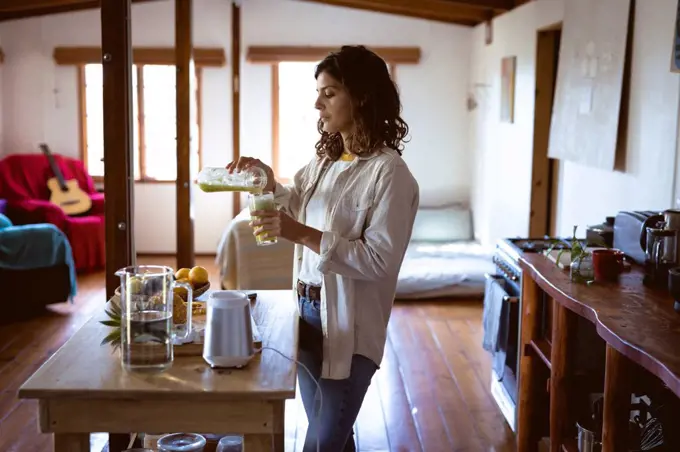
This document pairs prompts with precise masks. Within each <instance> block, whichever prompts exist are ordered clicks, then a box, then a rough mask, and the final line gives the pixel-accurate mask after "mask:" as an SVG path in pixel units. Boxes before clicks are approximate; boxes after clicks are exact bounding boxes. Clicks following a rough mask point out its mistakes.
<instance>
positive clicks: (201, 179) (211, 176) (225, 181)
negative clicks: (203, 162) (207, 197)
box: [197, 166, 267, 193]
mask: <svg viewBox="0 0 680 452" xmlns="http://www.w3.org/2000/svg"><path fill="white" fill-rule="evenodd" d="M197 183H198V187H199V188H200V189H201V190H203V191H204V192H207V193H212V192H218V191H245V192H250V193H261V192H262V191H263V190H264V188H265V187H266V186H267V173H266V172H265V171H264V170H263V169H262V168H260V167H257V166H251V167H249V168H246V169H244V170H242V171H238V172H236V171H234V172H232V173H230V172H229V170H228V169H226V168H220V167H206V168H203V169H202V170H201V172H200V173H198V178H197Z"/></svg>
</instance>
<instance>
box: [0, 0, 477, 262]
mask: <svg viewBox="0 0 680 452" xmlns="http://www.w3.org/2000/svg"><path fill="white" fill-rule="evenodd" d="M243 4H244V6H243V9H242V18H243V26H242V32H243V44H244V47H243V48H244V53H245V49H246V48H247V46H249V45H329V46H339V45H341V44H345V43H350V44H355V43H363V44H365V45H375V46H420V47H421V49H422V60H421V63H420V64H419V65H417V66H400V67H398V69H397V81H398V84H399V85H400V90H401V93H402V102H403V105H404V113H403V116H404V118H405V119H406V121H407V122H408V123H409V125H410V127H411V142H410V143H408V144H407V148H406V151H405V153H404V157H405V158H406V160H407V161H408V162H409V164H410V165H411V168H412V170H413V171H414V173H415V175H416V177H417V179H418V181H419V183H420V184H421V192H422V199H421V203H422V204H439V203H444V202H448V201H453V200H467V199H468V198H469V194H470V184H471V171H470V169H471V152H470V148H469V146H468V142H467V138H468V137H467V131H466V129H467V116H466V110H465V95H466V92H467V86H468V76H469V72H468V67H469V60H470V38H471V36H472V30H471V29H470V28H466V27H459V26H454V25H447V24H440V23H434V22H429V21H424V20H418V19H410V18H403V17H398V16H392V15H385V14H378V13H370V12H365V11H358V10H352V9H348V8H341V7H332V6H325V5H319V4H313V3H307V2H301V1H295V0H248V1H246V2H243ZM173 5H174V3H173V2H168V1H163V2H152V3H141V4H135V5H133V14H132V30H133V32H132V34H133V45H138V46H143V45H148V46H172V45H174V6H173ZM194 5H195V6H194V18H195V19H194V34H193V39H194V43H195V45H196V46H221V47H223V48H224V49H225V51H226V52H227V61H228V62H229V61H230V60H231V55H229V53H230V49H231V44H230V20H231V19H230V2H228V1H224V0H199V1H196V2H194ZM0 38H1V39H2V45H3V48H4V50H5V53H6V54H7V58H6V60H7V62H6V64H5V67H4V74H3V79H2V81H0V83H1V85H0V86H1V87H2V89H0V93H2V95H3V104H2V108H1V109H0V110H2V111H3V112H4V118H5V121H4V125H5V132H6V135H5V142H4V150H5V152H6V153H9V152H36V151H37V143H39V142H40V141H43V140H45V141H46V142H48V143H49V144H50V145H51V147H52V149H53V150H54V151H55V152H59V153H63V154H67V155H72V156H76V157H77V156H78V155H79V147H78V111H77V108H78V107H77V89H76V88H77V86H76V72H75V69H74V68H68V67H56V66H55V65H54V63H53V60H52V51H53V48H54V47H55V46H75V45H99V44H100V42H101V30H100V15H99V11H98V10H95V11H85V12H79V13H70V14H60V15H54V16H47V17H42V18H35V19H27V20H21V21H16V22H10V23H4V24H1V25H0ZM242 71H243V75H242V80H241V89H242V91H241V103H242V105H241V112H242V113H241V115H242V125H241V127H242V130H241V140H242V143H241V153H242V155H253V156H259V157H261V158H263V159H265V160H270V159H271V133H270V131H271V117H272V114H271V97H272V96H271V80H270V77H271V73H270V68H269V66H267V65H253V64H242ZM230 73H231V72H230V68H229V67H225V68H221V69H205V70H204V79H203V99H202V102H203V153H204V154H203V165H204V166H209V165H224V164H226V163H227V162H228V161H229V160H230V158H231V156H232V145H231V142H232V141H231V140H232V138H231V137H232V132H231V91H230V83H231V76H230ZM310 89H315V82H314V79H313V74H310ZM309 152H310V157H311V155H312V153H313V152H314V150H313V149H310V150H309ZM230 199H231V198H230V196H228V195H220V194H209V195H207V194H204V193H202V192H200V191H198V190H196V194H195V207H194V212H195V225H196V251H197V252H214V251H215V248H216V245H217V241H218V239H219V236H220V234H221V232H222V230H223V229H224V227H225V226H226V225H227V224H228V222H229V220H230V218H231V202H230ZM216 206H219V207H218V208H216ZM135 222H136V225H135V234H136V245H137V250H138V251H139V252H174V250H175V189H174V186H172V185H171V184H160V185H159V184H137V185H136V187H135Z"/></svg>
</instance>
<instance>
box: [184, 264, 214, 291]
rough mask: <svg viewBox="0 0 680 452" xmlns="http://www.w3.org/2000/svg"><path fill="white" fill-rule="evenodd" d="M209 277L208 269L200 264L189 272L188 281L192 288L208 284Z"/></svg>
mask: <svg viewBox="0 0 680 452" xmlns="http://www.w3.org/2000/svg"><path fill="white" fill-rule="evenodd" d="M209 277H210V275H208V270H206V269H205V268H204V267H201V266H196V267H194V268H192V269H191V271H190V272H189V281H191V285H192V286H193V287H194V288H196V287H201V286H204V285H206V284H208V278H209Z"/></svg>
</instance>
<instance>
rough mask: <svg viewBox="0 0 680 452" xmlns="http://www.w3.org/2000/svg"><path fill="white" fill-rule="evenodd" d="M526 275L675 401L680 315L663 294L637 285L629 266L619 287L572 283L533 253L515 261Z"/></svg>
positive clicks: (679, 381)
mask: <svg viewBox="0 0 680 452" xmlns="http://www.w3.org/2000/svg"><path fill="white" fill-rule="evenodd" d="M520 266H521V268H522V270H523V277H528V276H529V277H531V278H532V279H534V281H536V283H537V284H538V285H539V286H540V287H541V288H542V289H543V290H544V291H545V292H546V293H547V294H548V295H550V296H551V297H552V298H553V299H554V300H555V301H557V302H558V303H560V304H562V305H563V306H565V307H567V308H568V309H570V310H571V311H574V312H575V313H577V314H579V315H580V316H582V317H585V318H587V319H588V320H590V321H591V322H593V323H594V324H595V326H596V329H597V332H598V334H599V335H600V336H601V337H602V338H603V339H604V340H605V341H606V342H607V343H609V344H610V345H611V346H612V347H613V348H615V349H616V350H618V351H619V352H620V353H622V354H623V355H625V356H627V357H628V358H629V359H631V360H632V361H634V362H635V363H637V364H639V365H641V366H642V367H644V368H645V369H647V370H648V371H649V372H651V373H652V374H654V375H656V376H658V377H659V378H660V379H661V380H662V381H663V382H664V383H665V384H666V385H668V387H669V388H670V389H671V391H673V392H674V393H675V394H676V395H677V396H678V397H680V351H679V350H680V313H677V312H675V311H674V310H673V300H672V298H671V297H670V295H668V294H667V293H665V292H662V291H657V290H653V289H650V288H648V287H646V286H644V285H643V284H642V278H643V271H642V268H641V267H639V266H633V269H632V270H631V271H630V272H626V273H623V274H622V275H621V278H620V281H619V283H593V284H590V285H586V284H579V283H572V282H571V280H570V278H569V272H568V271H566V270H562V269H560V268H558V267H557V266H556V265H555V263H553V262H551V261H549V260H548V259H547V258H546V257H545V256H543V255H542V254H538V253H524V254H523V255H522V257H521V258H520Z"/></svg>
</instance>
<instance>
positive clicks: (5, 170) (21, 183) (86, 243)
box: [0, 154, 106, 272]
mask: <svg viewBox="0 0 680 452" xmlns="http://www.w3.org/2000/svg"><path fill="white" fill-rule="evenodd" d="M54 160H55V161H56V163H57V165H58V166H59V169H61V172H62V174H63V175H64V179H66V180H69V179H76V180H77V181H78V186H79V187H80V188H81V189H82V190H83V191H84V192H85V193H87V194H89V196H90V198H91V199H92V208H91V209H90V211H89V212H88V213H87V214H86V215H81V216H73V217H71V216H68V215H66V214H65V213H64V212H63V211H62V210H61V209H60V208H59V207H57V206H55V205H54V204H52V203H50V202H49V198H50V191H49V189H48V188H47V180H48V179H49V178H51V177H53V176H54V175H53V173H52V169H51V168H50V164H49V161H48V160H47V157H46V156H45V155H43V154H11V155H8V156H6V157H5V158H3V159H2V160H0V198H4V199H5V200H6V201H7V206H6V212H5V214H6V215H7V217H9V218H10V219H11V220H12V222H13V223H14V224H15V225H22V224H35V223H51V224H53V225H55V226H57V227H58V228H59V229H61V230H62V231H63V232H64V234H66V236H67V237H68V240H69V242H70V243H71V248H72V250H73V259H74V261H75V266H76V270H77V271H79V272H86V271H93V270H100V269H103V268H104V266H105V262H106V249H105V248H106V242H105V223H104V195H103V194H102V193H98V192H97V190H96V189H95V186H94V181H93V180H92V177H90V175H89V174H88V173H87V171H86V170H85V166H84V165H83V163H82V162H81V161H79V160H76V159H72V158H68V157H64V156H61V155H58V154H57V155H54Z"/></svg>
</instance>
